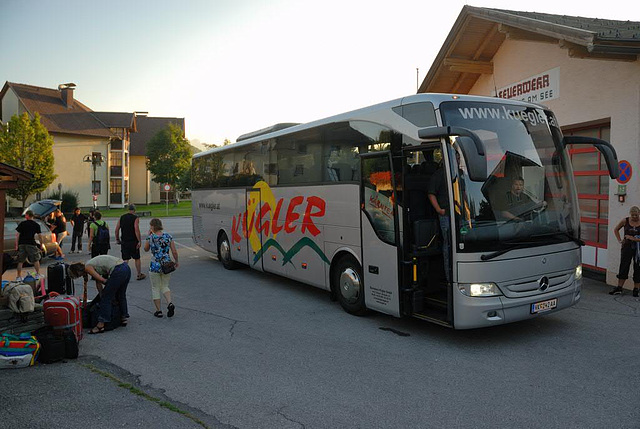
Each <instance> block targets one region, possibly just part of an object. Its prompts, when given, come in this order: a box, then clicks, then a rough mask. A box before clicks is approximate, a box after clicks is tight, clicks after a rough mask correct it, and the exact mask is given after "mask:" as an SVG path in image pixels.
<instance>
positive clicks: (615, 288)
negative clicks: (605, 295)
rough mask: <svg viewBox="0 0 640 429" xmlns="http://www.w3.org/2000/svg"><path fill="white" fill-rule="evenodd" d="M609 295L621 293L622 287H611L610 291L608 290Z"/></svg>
mask: <svg viewBox="0 0 640 429" xmlns="http://www.w3.org/2000/svg"><path fill="white" fill-rule="evenodd" d="M609 295H622V287H620V286H616V287H614V288H613V289H611V292H609Z"/></svg>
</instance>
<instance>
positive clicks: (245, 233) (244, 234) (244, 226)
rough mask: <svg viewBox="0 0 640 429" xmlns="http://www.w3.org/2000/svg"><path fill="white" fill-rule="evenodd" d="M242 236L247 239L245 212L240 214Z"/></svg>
mask: <svg viewBox="0 0 640 429" xmlns="http://www.w3.org/2000/svg"><path fill="white" fill-rule="evenodd" d="M242 236H243V237H244V238H247V237H248V236H249V234H247V212H244V213H243V214H242Z"/></svg>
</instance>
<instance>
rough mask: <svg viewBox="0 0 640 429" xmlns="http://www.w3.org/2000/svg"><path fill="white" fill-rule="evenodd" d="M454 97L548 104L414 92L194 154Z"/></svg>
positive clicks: (260, 132)
mask: <svg viewBox="0 0 640 429" xmlns="http://www.w3.org/2000/svg"><path fill="white" fill-rule="evenodd" d="M452 99H455V100H458V101H481V102H482V101H483V102H493V103H495V102H499V103H502V104H514V105H526V106H530V107H535V108H545V109H546V107H545V106H542V105H540V104H533V103H528V102H525V101H519V100H509V99H505V98H496V97H485V96H479V95H458V94H439V93H428V94H414V95H409V96H407V97H402V98H397V99H395V100H390V101H386V102H384V103H379V104H374V105H372V106H368V107H363V108H361V109H357V110H352V111H349V112H345V113H341V114H338V115H335V116H329V117H327V118H324V119H319V120H316V121H313V122H307V123H305V124H297V125H294V124H291V123H286V125H287V126H285V127H279V125H285V124H276V125H274V126H271V127H267V128H263V129H261V130H258V131H254V132H250V133H246V134H243V135H241V136H240V137H239V138H238V139H237V140H236V142H235V143H232V144H230V145H227V146H221V147H215V148H212V149H209V150H207V151H204V152H199V153H197V154H195V155H193V158H198V157H201V156H204V155H208V154H210V153H216V152H224V151H227V150H234V149H237V148H239V147H243V146H247V145H250V144H252V143H256V142H260V141H264V140H268V139H272V138H276V137H280V136H283V135H286V134H292V133H296V132H299V131H304V130H306V129H309V128H314V127H318V126H320V125H325V124H331V123H335V122H341V121H345V120H354V119H363V120H364V119H365V118H364V117H366V116H368V115H370V114H372V113H375V112H378V111H381V110H391V109H392V108H393V107H398V106H402V105H407V104H413V103H421V102H431V103H433V105H434V107H435V108H436V109H438V108H439V106H440V103H442V102H445V101H451V100H452ZM271 129H273V131H271Z"/></svg>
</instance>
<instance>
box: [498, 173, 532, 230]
mask: <svg viewBox="0 0 640 429" xmlns="http://www.w3.org/2000/svg"><path fill="white" fill-rule="evenodd" d="M527 206H528V207H531V206H533V201H532V200H531V198H530V197H529V196H528V195H527V194H525V193H524V179H523V178H522V177H520V176H517V177H515V178H514V179H513V180H512V181H511V189H509V190H508V191H507V193H506V194H505V197H504V201H503V202H502V207H501V208H502V211H501V213H502V216H503V217H504V218H505V219H506V220H507V221H510V220H515V221H521V220H523V219H521V218H520V215H521V212H522V210H523V208H525V207H527Z"/></svg>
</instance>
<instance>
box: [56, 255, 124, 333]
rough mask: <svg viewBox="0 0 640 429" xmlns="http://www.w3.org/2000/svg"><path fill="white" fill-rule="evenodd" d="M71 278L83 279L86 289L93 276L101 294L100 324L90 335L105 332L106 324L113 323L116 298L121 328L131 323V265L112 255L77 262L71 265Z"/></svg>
mask: <svg viewBox="0 0 640 429" xmlns="http://www.w3.org/2000/svg"><path fill="white" fill-rule="evenodd" d="M68 272H69V276H70V277H71V278H73V279H77V278H79V277H82V278H83V279H84V287H85V288H86V287H87V283H88V282H89V276H91V277H92V278H93V279H94V280H95V282H96V287H97V288H98V293H99V294H100V311H99V312H98V324H97V325H96V326H94V327H93V329H91V330H90V331H89V334H101V333H103V332H104V325H105V323H109V322H111V303H112V301H113V300H114V298H115V299H116V300H117V301H118V303H119V304H120V312H121V317H122V319H121V321H120V326H127V323H129V310H128V308H127V286H128V285H129V280H130V279H131V269H130V268H129V265H128V264H127V263H126V262H124V261H123V260H122V259H120V258H116V257H115V256H111V255H99V256H96V257H95V258H91V259H89V260H88V261H87V262H85V263H82V262H76V263H74V264H71V265H69V271H68Z"/></svg>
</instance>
